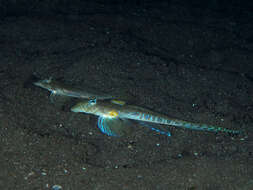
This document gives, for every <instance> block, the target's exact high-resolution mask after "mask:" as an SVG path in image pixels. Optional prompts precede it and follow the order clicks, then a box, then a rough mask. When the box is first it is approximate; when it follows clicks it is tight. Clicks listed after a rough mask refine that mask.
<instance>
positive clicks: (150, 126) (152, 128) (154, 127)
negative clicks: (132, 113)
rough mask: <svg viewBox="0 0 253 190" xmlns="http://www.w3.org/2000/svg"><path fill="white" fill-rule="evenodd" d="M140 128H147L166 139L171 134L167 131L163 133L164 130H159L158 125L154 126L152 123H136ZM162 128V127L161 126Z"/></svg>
mask: <svg viewBox="0 0 253 190" xmlns="http://www.w3.org/2000/svg"><path fill="white" fill-rule="evenodd" d="M138 123H139V124H140V125H141V126H143V127H147V128H149V129H151V130H153V131H155V132H157V133H159V134H161V135H167V136H168V137H170V136H171V133H170V132H169V131H165V130H161V129H159V124H154V123H150V122H143V121H142V122H138ZM163 127H164V126H163Z"/></svg>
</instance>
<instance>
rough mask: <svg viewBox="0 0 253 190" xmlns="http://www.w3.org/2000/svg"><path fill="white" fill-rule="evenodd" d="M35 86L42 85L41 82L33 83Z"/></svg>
mask: <svg viewBox="0 0 253 190" xmlns="http://www.w3.org/2000/svg"><path fill="white" fill-rule="evenodd" d="M33 84H34V85H35V86H39V87H43V85H42V83H41V82H40V81H38V82H34V83H33Z"/></svg>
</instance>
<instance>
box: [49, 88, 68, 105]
mask: <svg viewBox="0 0 253 190" xmlns="http://www.w3.org/2000/svg"><path fill="white" fill-rule="evenodd" d="M49 99H50V102H51V103H53V104H54V105H55V106H57V107H61V106H63V105H64V104H65V103H66V102H67V101H69V100H70V99H71V97H68V96H61V95H58V94H56V93H53V92H51V94H50V96H49Z"/></svg>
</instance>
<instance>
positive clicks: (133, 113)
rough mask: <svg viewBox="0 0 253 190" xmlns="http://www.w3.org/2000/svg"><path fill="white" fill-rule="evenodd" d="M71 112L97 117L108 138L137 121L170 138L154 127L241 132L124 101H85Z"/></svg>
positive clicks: (125, 129) (168, 134)
mask: <svg viewBox="0 0 253 190" xmlns="http://www.w3.org/2000/svg"><path fill="white" fill-rule="evenodd" d="M71 111H72V112H76V113H77V112H81V113H86V114H93V115H96V116H98V128H99V129H100V130H101V131H102V132H103V133H105V134H107V135H109V136H123V135H124V134H125V133H126V132H127V130H128V129H131V128H130V127H129V126H128V125H127V124H126V123H124V121H125V120H128V121H131V120H134V121H137V122H139V123H140V124H141V125H142V126H145V127H149V128H150V129H152V130H154V131H156V132H158V133H160V134H164V135H167V136H171V134H170V132H167V131H166V130H165V131H164V130H160V129H158V128H156V127H155V126H156V125H167V126H175V127H181V128H187V129H191V130H202V131H210V132H216V133H218V132H224V133H230V134H239V133H240V132H241V131H239V130H232V129H227V128H223V127H219V126H214V125H207V124H201V123H194V122H188V121H184V120H179V119H174V118H170V117H168V116H166V115H164V114H160V113H157V112H154V111H151V110H149V109H146V108H142V107H139V106H135V105H129V104H127V103H126V102H124V101H118V100H111V101H102V100H96V99H90V100H85V101H82V102H79V103H77V104H76V105H74V106H73V107H72V108H71ZM122 131H124V132H122ZM121 132H122V134H121Z"/></svg>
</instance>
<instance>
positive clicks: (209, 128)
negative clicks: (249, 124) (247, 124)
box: [166, 120, 242, 134]
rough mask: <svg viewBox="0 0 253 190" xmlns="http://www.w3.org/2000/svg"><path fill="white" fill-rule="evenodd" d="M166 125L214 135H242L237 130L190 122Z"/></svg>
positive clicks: (172, 121)
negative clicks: (213, 133)
mask: <svg viewBox="0 0 253 190" xmlns="http://www.w3.org/2000/svg"><path fill="white" fill-rule="evenodd" d="M166 124H168V125H172V126H177V127H182V128H187V129H192V130H201V131H210V132H215V133H218V132H223V133H230V134H240V133H242V131H239V130H232V129H226V128H223V127H219V126H214V125H207V124H201V123H191V122H187V121H182V120H166Z"/></svg>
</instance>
